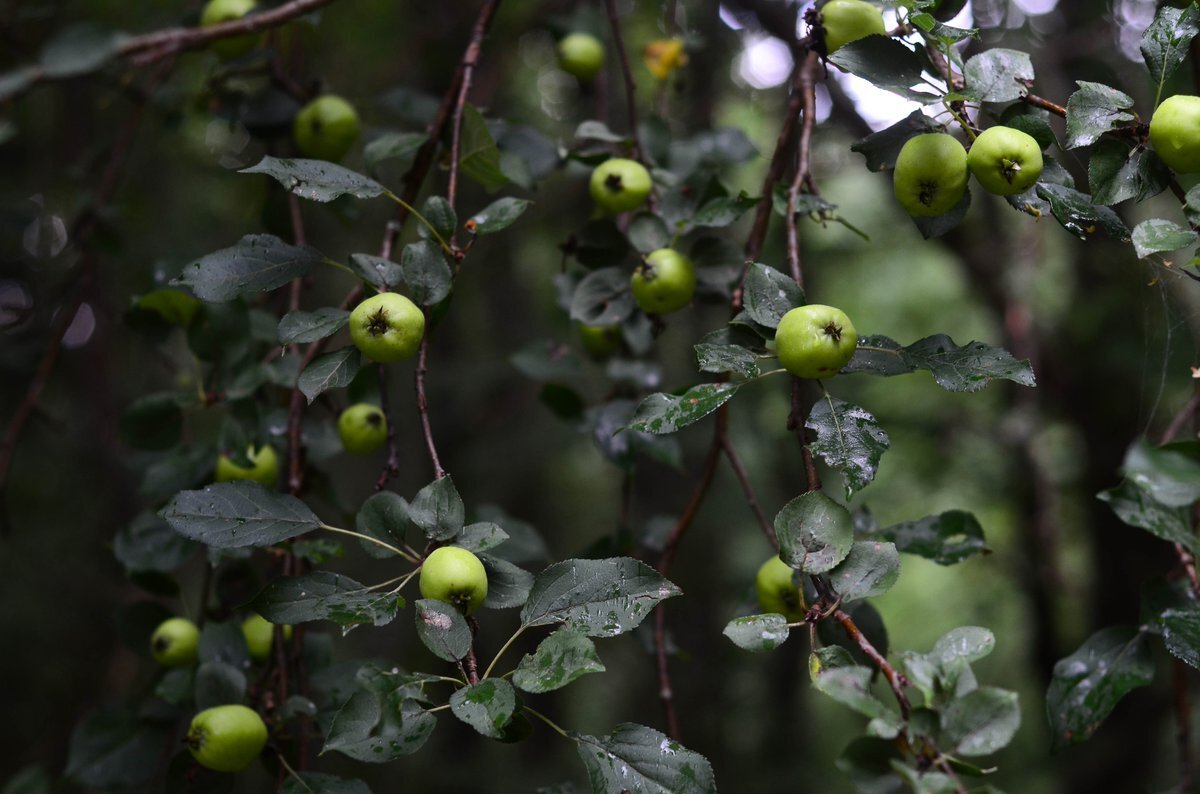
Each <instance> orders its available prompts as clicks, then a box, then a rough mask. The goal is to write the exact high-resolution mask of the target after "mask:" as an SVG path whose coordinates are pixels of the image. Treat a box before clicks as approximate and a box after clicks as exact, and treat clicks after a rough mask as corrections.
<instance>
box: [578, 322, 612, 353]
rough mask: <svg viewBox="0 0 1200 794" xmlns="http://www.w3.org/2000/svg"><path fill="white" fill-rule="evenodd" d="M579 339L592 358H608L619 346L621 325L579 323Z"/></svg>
mask: <svg viewBox="0 0 1200 794" xmlns="http://www.w3.org/2000/svg"><path fill="white" fill-rule="evenodd" d="M579 341H580V342H582V343H583V349H584V350H586V351H587V353H588V355H589V356H591V357H592V358H597V359H604V358H608V357H609V356H611V355H612V354H613V353H615V352H617V348H619V347H620V346H621V327H620V326H619V325H584V324H583V323H580V324H579Z"/></svg>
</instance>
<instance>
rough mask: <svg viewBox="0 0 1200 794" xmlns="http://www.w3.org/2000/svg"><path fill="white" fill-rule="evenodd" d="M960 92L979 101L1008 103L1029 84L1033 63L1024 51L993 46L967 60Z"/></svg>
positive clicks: (1030, 83)
mask: <svg viewBox="0 0 1200 794" xmlns="http://www.w3.org/2000/svg"><path fill="white" fill-rule="evenodd" d="M963 77H964V78H965V80H966V88H965V89H964V93H966V94H967V95H968V96H970V97H972V98H973V99H976V100H978V101H980V102H1012V101H1013V100H1016V99H1020V98H1021V97H1023V96H1025V94H1027V93H1028V92H1029V86H1031V85H1033V63H1032V62H1031V61H1030V60H1029V55H1028V54H1027V53H1024V52H1021V51H1019V50H1006V49H1003V48H1001V47H993V48H991V49H987V50H984V51H983V52H981V53H979V54H978V55H975V56H973V57H971V58H969V59H967V63H966V65H965V67H964V68H963Z"/></svg>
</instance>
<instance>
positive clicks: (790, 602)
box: [754, 557, 806, 622]
mask: <svg viewBox="0 0 1200 794" xmlns="http://www.w3.org/2000/svg"><path fill="white" fill-rule="evenodd" d="M795 573H796V571H795V569H794V568H792V567H791V566H789V565H788V564H787V563H786V562H784V561H783V560H781V559H779V557H772V558H771V559H769V560H767V561H766V562H764V563H763V564H762V566H761V567H760V568H759V569H758V575H757V576H755V577H754V590H755V592H756V593H758V605H759V606H760V607H762V610H763V612H777V613H779V614H780V615H783V616H784V617H785V618H787V619H788V620H790V621H792V622H795V621H798V620H803V619H804V611H805V608H806V607H805V605H804V592H803V591H802V590H801V589H800V588H799V587H797V586H796V584H795V582H793V581H792V576H793V574H795Z"/></svg>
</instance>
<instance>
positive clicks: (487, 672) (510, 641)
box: [483, 624, 565, 735]
mask: <svg viewBox="0 0 1200 794" xmlns="http://www.w3.org/2000/svg"><path fill="white" fill-rule="evenodd" d="M527 628H529V627H528V626H526V625H524V624H522V625H521V627H520V628H518V629H517V630H516V632H514V633H513V635H512V636H511V637H509V638H508V642H506V643H504V645H503V646H502V647H501V648H500V650H498V651H496V656H495V658H493V659H492V661H491V664H489V665H488V666H487V668H486V669H485V670H484V671H483V677H484V678H487V677H488V676H489V675H491V674H492V668H493V667H495V666H496V662H498V661H500V657H501V656H503V655H504V652H505V651H507V650H508V646H510V645H512V644H513V642H514V641H515V640H516V639H517V637H520V636H521V632H523V631H525V629H527ZM564 735H565V734H564Z"/></svg>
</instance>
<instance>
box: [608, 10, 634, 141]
mask: <svg viewBox="0 0 1200 794" xmlns="http://www.w3.org/2000/svg"><path fill="white" fill-rule="evenodd" d="M604 7H605V8H606V9H607V10H608V24H609V26H610V27H611V28H612V34H613V46H614V47H616V49H617V59H618V60H619V61H620V63H621V75H622V76H623V77H624V78H625V113H626V115H627V116H628V118H627V122H628V124H629V137H630V139H631V140H632V141H633V159H634V160H637V161H638V162H642V161H643V158H642V143H641V137H640V136H639V135H638V113H637V94H636V92H637V86H636V84H635V83H634V81H633V70H632V69H631V68H630V66H629V56H628V54H627V53H626V52H625V40H624V39H623V38H622V37H621V20H620V19H618V18H617V3H616V0H604Z"/></svg>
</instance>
